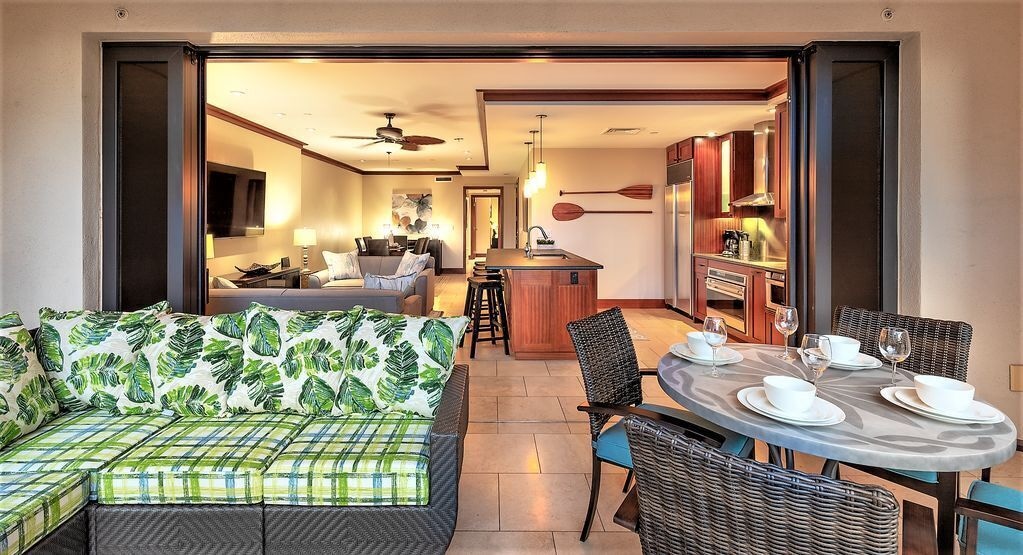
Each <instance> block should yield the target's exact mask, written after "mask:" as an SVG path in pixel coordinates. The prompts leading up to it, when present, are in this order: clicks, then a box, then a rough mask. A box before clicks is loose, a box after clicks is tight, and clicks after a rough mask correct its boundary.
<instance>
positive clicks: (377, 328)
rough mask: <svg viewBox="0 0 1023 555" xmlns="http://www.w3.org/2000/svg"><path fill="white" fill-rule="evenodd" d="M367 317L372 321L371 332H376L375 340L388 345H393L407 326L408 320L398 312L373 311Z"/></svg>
mask: <svg viewBox="0 0 1023 555" xmlns="http://www.w3.org/2000/svg"><path fill="white" fill-rule="evenodd" d="M367 319H368V320H369V321H370V322H373V333H374V334H376V336H377V340H378V341H380V342H381V343H383V344H384V345H387V346H388V347H393V346H394V344H395V343H397V342H398V339H400V338H401V333H402V332H403V331H405V327H406V326H408V320H407V319H406V318H405V317H404V316H402V315H400V314H386V313H384V312H377V311H373V312H371V313H370V314H369V316H368V317H367Z"/></svg>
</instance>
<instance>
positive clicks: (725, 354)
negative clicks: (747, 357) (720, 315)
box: [670, 341, 742, 366]
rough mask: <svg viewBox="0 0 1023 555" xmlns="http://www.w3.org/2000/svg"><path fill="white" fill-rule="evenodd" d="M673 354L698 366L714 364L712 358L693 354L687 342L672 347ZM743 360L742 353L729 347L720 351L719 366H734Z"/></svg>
mask: <svg viewBox="0 0 1023 555" xmlns="http://www.w3.org/2000/svg"><path fill="white" fill-rule="evenodd" d="M670 350H671V354H673V355H675V356H677V357H679V358H684V359H686V360H688V361H689V362H695V363H696V364H703V365H706V366H710V365H711V364H712V363H713V360H712V359H711V357H701V356H698V355H697V354H696V353H694V352H693V350H692V349H690V348H689V344H688V343H686V342H684V341H683V342H681V343H675V344H674V345H672V346H671V347H670ZM741 360H742V353H740V352H739V351H736V350H735V349H729V348H728V347H721V348H719V349H718V358H717V363H718V366H721V365H724V364H733V363H736V362H739V361H741Z"/></svg>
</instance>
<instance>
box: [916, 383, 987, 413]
mask: <svg viewBox="0 0 1023 555" xmlns="http://www.w3.org/2000/svg"><path fill="white" fill-rule="evenodd" d="M913 383H914V384H915V385H916V394H917V395H919V396H920V400H921V401H923V402H925V403H927V404H928V405H930V406H932V407H934V408H936V409H938V410H940V411H942V412H950V413H955V412H962V411H964V410H966V408H967V407H969V406H970V403H972V402H973V395H974V394H975V393H976V390H975V389H974V387H973V386H972V385H970V384H968V383H966V382H961V381H959V380H954V379H952V378H943V377H941V376H928V375H921V376H915V377H914V378H913Z"/></svg>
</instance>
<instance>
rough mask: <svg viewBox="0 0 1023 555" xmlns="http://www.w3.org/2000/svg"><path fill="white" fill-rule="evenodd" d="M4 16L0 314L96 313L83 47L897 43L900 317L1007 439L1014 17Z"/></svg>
mask: <svg viewBox="0 0 1023 555" xmlns="http://www.w3.org/2000/svg"><path fill="white" fill-rule="evenodd" d="M0 2H2V9H3V10H4V13H3V15H2V23H0V24H2V25H3V29H2V32H0V41H2V45H0V52H2V53H0V55H2V57H3V59H2V62H0V63H2V68H3V77H4V79H3V83H2V87H3V92H2V99H0V102H2V109H0V113H2V118H3V119H2V122H3V127H2V130H0V134H2V140H3V154H2V169H0V171H2V172H3V176H2V184H3V199H2V207H0V226H2V228H0V306H2V307H3V309H5V310H9V309H16V310H20V311H21V312H22V313H23V314H25V315H27V316H28V317H27V318H26V320H27V321H28V322H29V323H32V321H33V320H32V318H31V316H32V315H33V314H34V312H35V311H36V309H37V308H38V307H39V306H41V305H44V304H47V305H51V306H58V307H73V306H82V305H85V306H97V305H98V304H99V289H100V287H99V284H100V276H99V265H98V260H100V246H99V229H100V215H99V205H100V203H99V190H100V185H99V183H100V182H99V172H100V166H99V148H100V146H99V145H100V141H99V98H100V96H99V93H100V84H99V76H100V58H99V53H100V49H99V43H100V42H99V41H101V40H103V39H109V40H132V39H150V40H158V39H164V40H180V39H189V40H192V41H195V42H197V43H200V44H206V43H252V42H263V43H281V44H309V43H323V44H350V43H362V44H367V43H378V44H381V43H382V44H402V43H404V44H445V43H447V44H483V45H493V44H605V45H610V44H680V45H694V44H803V43H805V42H807V41H810V40H814V39H818V40H819V39H838V40H869V39H887V40H892V39H894V40H901V41H903V51H902V64H901V66H902V67H901V79H902V81H901V92H902V110H901V114H900V127H899V131H900V146H901V167H900V178H901V185H900V195H901V207H900V223H899V227H900V236H901V245H902V253H901V257H900V264H901V266H900V279H901V286H900V289H901V298H902V301H901V307H900V309H901V310H902V311H904V312H906V313H911V314H921V313H922V314H925V315H927V316H933V317H939V318H956V319H962V320H966V321H969V322H971V323H972V324H973V325H974V328H975V330H976V334H975V336H974V343H973V356H972V357H971V379H970V381H971V382H974V383H975V384H976V385H977V386H978V387H979V388H980V392H981V394H982V395H983V396H984V397H986V398H988V399H991V400H992V401H993V402H995V403H996V404H997V405H998V406H999V407H1001V408H1002V409H1004V410H1006V411H1009V412H1011V413H1013V414H1014V415H1016V417H1017V423H1023V407H1021V403H1020V395H1019V394H1016V393H1010V392H1009V391H1008V390H1007V389H1006V388H1007V384H1008V376H1007V374H1008V372H1007V365H1008V364H1009V363H1011V362H1020V361H1023V342H1021V341H1020V336H1021V335H1023V310H1021V308H1020V305H1021V299H1023V283H1021V281H1020V274H1021V271H1023V265H1021V261H1023V253H1021V250H1020V248H1019V247H1018V245H1020V243H1021V242H1023V237H1021V218H1020V214H1021V212H1023V207H1021V204H1020V200H1021V186H1020V174H1021V164H1020V162H1021V161H1020V127H1021V125H1023V120H1021V117H1020V88H1021V85H1023V84H1021V80H1020V59H1021V57H1023V52H1021V48H1020V27H1021V25H1023V22H1021V18H1020V6H1019V3H1018V2H1008V1H1006V2H998V1H992V2H986V3H982V2H971V1H966V0H962V1H959V2H955V1H951V0H950V1H948V2H932V1H928V0H900V1H899V2H896V3H894V9H895V17H894V19H892V20H891V21H884V20H882V19H881V17H880V11H881V8H882V7H883V4H881V3H877V2H855V1H851V0H848V1H828V0H816V1H803V2H794V1H779V2H755V1H751V0H744V1H743V0H692V1H687V2H674V3H666V2H655V1H649V2H635V3H630V4H629V5H628V8H627V9H623V5H622V3H621V2H612V1H603V0H580V1H577V2H556V3H546V4H540V3H537V4H530V5H529V9H523V7H522V3H521V2H515V1H499V0H495V1H493V2H480V3H467V2H450V1H442V0H424V1H422V2H417V3H402V4H400V5H399V4H396V3H393V2H375V3H367V2H361V1H358V0H349V1H339V2H333V3H323V2H320V3H316V2H305V3H302V2H287V1H279V2H260V1H256V0H251V1H244V0H242V1H228V0H219V1H209V2H202V3H199V2H151V1H141V0H140V1H135V2H131V3H130V5H129V6H128V7H129V9H130V10H131V15H130V16H129V18H128V20H127V21H119V20H117V19H116V18H114V16H113V9H114V6H113V5H112V4H110V3H108V2H98V1H95V2H92V1H86V2H79V3H67V2H65V3H60V2H44V1H41V2H24V3H22V2H14V1H8V0H0Z"/></svg>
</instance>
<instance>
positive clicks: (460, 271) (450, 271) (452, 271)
mask: <svg viewBox="0 0 1023 555" xmlns="http://www.w3.org/2000/svg"><path fill="white" fill-rule="evenodd" d="M440 273H441V275H444V274H462V275H465V268H441V269H440Z"/></svg>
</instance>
